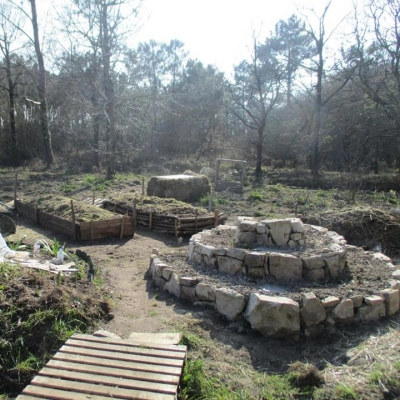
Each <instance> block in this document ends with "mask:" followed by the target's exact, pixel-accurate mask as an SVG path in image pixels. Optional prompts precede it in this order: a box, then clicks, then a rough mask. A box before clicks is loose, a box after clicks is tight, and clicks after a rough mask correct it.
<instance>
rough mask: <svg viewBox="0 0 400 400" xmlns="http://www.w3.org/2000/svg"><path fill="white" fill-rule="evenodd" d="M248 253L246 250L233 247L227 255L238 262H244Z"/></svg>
mask: <svg viewBox="0 0 400 400" xmlns="http://www.w3.org/2000/svg"><path fill="white" fill-rule="evenodd" d="M246 254H247V251H246V250H244V249H237V248H236V247H233V248H232V249H229V250H228V252H227V253H226V255H227V256H228V257H232V258H236V259H238V260H242V261H243V260H244V258H245V257H246Z"/></svg>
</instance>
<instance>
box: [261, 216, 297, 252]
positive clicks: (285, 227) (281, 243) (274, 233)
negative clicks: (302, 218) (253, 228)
mask: <svg viewBox="0 0 400 400" xmlns="http://www.w3.org/2000/svg"><path fill="white" fill-rule="evenodd" d="M263 223H265V225H266V226H267V227H268V230H269V234H270V237H271V239H272V242H273V243H274V244H275V246H278V247H286V246H287V243H288V241H289V235H290V232H291V230H292V224H291V222H290V219H271V220H266V221H263Z"/></svg>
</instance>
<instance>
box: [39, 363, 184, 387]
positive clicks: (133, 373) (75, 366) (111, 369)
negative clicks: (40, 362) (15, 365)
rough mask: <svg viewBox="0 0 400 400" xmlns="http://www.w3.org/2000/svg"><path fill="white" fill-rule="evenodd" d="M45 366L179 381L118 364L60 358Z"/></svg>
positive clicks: (173, 381) (160, 381)
mask: <svg viewBox="0 0 400 400" xmlns="http://www.w3.org/2000/svg"><path fill="white" fill-rule="evenodd" d="M46 367H49V368H54V369H63V370H68V371H76V372H87V371H90V372H91V373H93V374H98V375H105V376H118V377H121V378H127V379H130V378H132V379H140V380H143V381H149V382H159V383H166V384H175V385H177V384H178V383H179V377H178V376H174V375H167V374H161V373H155V372H143V371H137V370H135V369H123V368H119V366H114V367H109V366H107V367H106V366H104V367H102V366H98V365H88V364H81V363H76V362H68V361H60V360H50V361H49V362H48V363H47V364H46Z"/></svg>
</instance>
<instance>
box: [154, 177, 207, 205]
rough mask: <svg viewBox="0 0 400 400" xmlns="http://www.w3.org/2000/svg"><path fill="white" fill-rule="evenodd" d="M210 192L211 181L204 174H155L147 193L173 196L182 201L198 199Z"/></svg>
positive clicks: (158, 195)
mask: <svg viewBox="0 0 400 400" xmlns="http://www.w3.org/2000/svg"><path fill="white" fill-rule="evenodd" d="M208 193H210V182H209V180H208V178H207V177H206V176H204V175H183V174H182V175H167V176H153V177H152V178H151V179H150V180H149V183H148V185H147V195H148V196H157V197H172V198H174V199H177V200H181V201H196V200H199V199H200V198H201V197H202V196H204V195H206V194H208Z"/></svg>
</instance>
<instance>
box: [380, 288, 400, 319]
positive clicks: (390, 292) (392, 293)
mask: <svg viewBox="0 0 400 400" xmlns="http://www.w3.org/2000/svg"><path fill="white" fill-rule="evenodd" d="M382 295H383V297H384V299H385V306H386V315H393V314H396V313H397V311H399V301H400V296H399V289H384V290H382Z"/></svg>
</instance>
